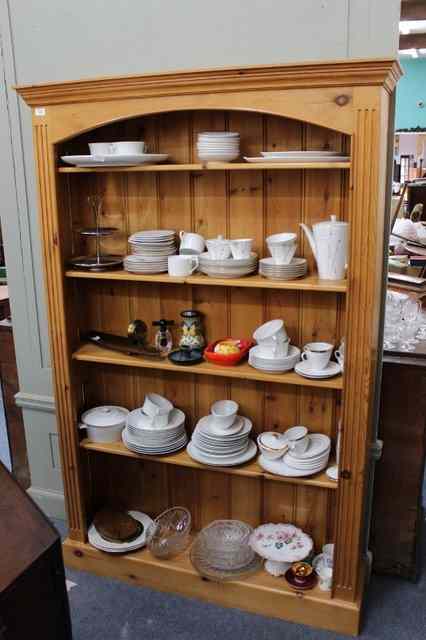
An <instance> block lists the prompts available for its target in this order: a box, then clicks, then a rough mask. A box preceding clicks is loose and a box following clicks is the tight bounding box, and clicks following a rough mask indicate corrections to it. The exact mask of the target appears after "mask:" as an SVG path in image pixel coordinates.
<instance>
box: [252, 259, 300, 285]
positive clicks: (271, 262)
mask: <svg viewBox="0 0 426 640" xmlns="http://www.w3.org/2000/svg"><path fill="white" fill-rule="evenodd" d="M307 270H308V261H307V260H306V259H305V258H292V260H291V262H290V263H289V264H276V261H275V258H262V259H261V260H259V273H260V275H262V276H263V277H264V278H268V279H269V280H295V279H296V278H301V277H302V276H305V275H306V273H307Z"/></svg>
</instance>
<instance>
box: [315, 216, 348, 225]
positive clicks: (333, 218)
mask: <svg viewBox="0 0 426 640" xmlns="http://www.w3.org/2000/svg"><path fill="white" fill-rule="evenodd" d="M330 225H335V226H343V227H347V226H348V225H349V222H345V221H344V220H338V219H337V217H336V216H334V215H333V216H330V220H323V221H322V222H317V223H316V224H314V227H315V228H317V227H329V226H330Z"/></svg>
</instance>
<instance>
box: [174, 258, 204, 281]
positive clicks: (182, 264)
mask: <svg viewBox="0 0 426 640" xmlns="http://www.w3.org/2000/svg"><path fill="white" fill-rule="evenodd" d="M167 267H168V271H169V276H175V277H183V276H189V275H191V273H194V271H196V269H198V256H169V257H168V259H167Z"/></svg>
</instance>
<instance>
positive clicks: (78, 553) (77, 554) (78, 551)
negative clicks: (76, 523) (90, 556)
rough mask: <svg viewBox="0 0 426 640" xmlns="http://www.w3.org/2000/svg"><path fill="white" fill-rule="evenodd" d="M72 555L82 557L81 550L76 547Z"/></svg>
mask: <svg viewBox="0 0 426 640" xmlns="http://www.w3.org/2000/svg"><path fill="white" fill-rule="evenodd" d="M74 555H75V556H77V558H82V557H83V552H82V551H80V549H76V550H75V551H74Z"/></svg>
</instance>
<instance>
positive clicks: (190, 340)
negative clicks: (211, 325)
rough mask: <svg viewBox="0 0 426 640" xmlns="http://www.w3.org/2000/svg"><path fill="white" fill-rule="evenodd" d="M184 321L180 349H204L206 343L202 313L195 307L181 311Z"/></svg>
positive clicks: (181, 326)
mask: <svg viewBox="0 0 426 640" xmlns="http://www.w3.org/2000/svg"><path fill="white" fill-rule="evenodd" d="M180 315H181V318H182V323H181V325H180V328H181V337H180V340H179V347H180V349H202V348H203V347H204V345H205V339H204V335H203V328H202V321H201V313H200V312H199V311H195V310H194V309H188V310H186V311H182V312H181V314H180Z"/></svg>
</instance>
